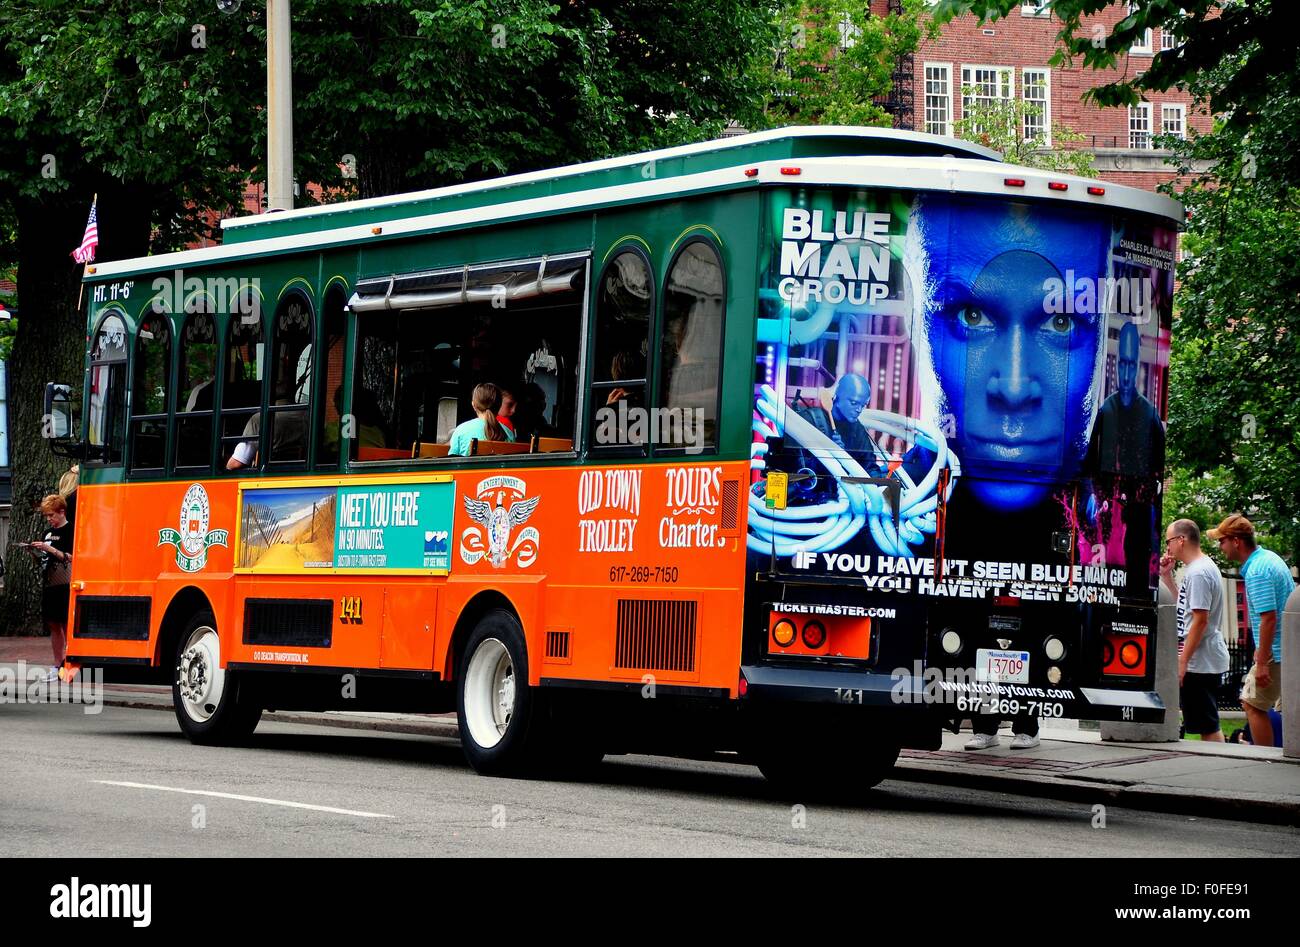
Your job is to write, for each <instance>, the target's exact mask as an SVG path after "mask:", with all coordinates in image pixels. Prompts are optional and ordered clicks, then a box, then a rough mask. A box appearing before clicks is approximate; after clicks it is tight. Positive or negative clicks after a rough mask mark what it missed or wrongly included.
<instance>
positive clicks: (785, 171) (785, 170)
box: [781, 168, 803, 174]
mask: <svg viewBox="0 0 1300 947" xmlns="http://www.w3.org/2000/svg"><path fill="white" fill-rule="evenodd" d="M781 173H782V174H802V173H803V169H802V168H782V169H781Z"/></svg>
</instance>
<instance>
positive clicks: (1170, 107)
mask: <svg viewBox="0 0 1300 947" xmlns="http://www.w3.org/2000/svg"><path fill="white" fill-rule="evenodd" d="M1166 112H1172V113H1174V114H1176V115H1177V116H1178V128H1177V130H1176V131H1171V130H1170V128H1169V121H1168V119H1166V118H1165V113H1166ZM1160 133H1161V134H1162V135H1177V136H1178V137H1179V138H1186V137H1187V106H1186V105H1184V104H1183V103H1181V102H1164V103H1161V105H1160Z"/></svg>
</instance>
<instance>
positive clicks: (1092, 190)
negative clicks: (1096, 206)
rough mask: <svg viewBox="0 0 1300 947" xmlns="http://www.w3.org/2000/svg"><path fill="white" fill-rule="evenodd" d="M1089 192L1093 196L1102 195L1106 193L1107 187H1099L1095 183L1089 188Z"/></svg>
mask: <svg viewBox="0 0 1300 947" xmlns="http://www.w3.org/2000/svg"><path fill="white" fill-rule="evenodd" d="M1088 193H1089V194H1091V195H1092V196H1093V197H1101V196H1102V195H1103V194H1105V193H1106V189H1105V188H1104V187H1097V186H1096V185H1093V186H1092V187H1090V188H1088Z"/></svg>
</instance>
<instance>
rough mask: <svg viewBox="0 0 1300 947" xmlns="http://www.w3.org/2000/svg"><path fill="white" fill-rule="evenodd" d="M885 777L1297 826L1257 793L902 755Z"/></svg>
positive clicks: (1298, 809)
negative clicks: (996, 768)
mask: <svg viewBox="0 0 1300 947" xmlns="http://www.w3.org/2000/svg"><path fill="white" fill-rule="evenodd" d="M889 778H890V779H898V780H905V781H910V782H919V783H936V784H938V785H942V786H955V787H959V788H963V789H984V790H989V791H992V792H1005V793H1010V794H1012V795H1020V796H1039V797H1045V798H1049V799H1058V800H1060V801H1062V802H1078V803H1084V804H1094V803H1102V804H1104V805H1110V806H1119V807H1123V808H1126V809H1140V810H1143V811H1146V812H1163V813H1166V814H1172V815H1187V816H1195V817H1197V818H1203V819H1229V820H1232V821H1237V822H1253V823H1256V824H1265V825H1286V826H1300V803H1296V802H1292V801H1290V800H1288V799H1285V798H1281V797H1277V796H1269V795H1262V794H1259V793H1250V794H1240V795H1237V796H1214V795H1209V794H1208V793H1202V792H1196V791H1195V790H1190V789H1179V788H1177V787H1174V786H1151V785H1148V784H1144V783H1130V784H1124V783H1117V782H1110V781H1108V782H1100V781H1097V780H1090V779H1086V778H1078V777H1070V776H1035V775H1033V774H1017V775H1015V776H1011V775H1008V774H1006V773H983V772H971V771H969V770H960V769H956V768H954V767H951V766H944V765H943V764H936V763H928V762H926V761H924V760H914V759H907V758H906V757H904V758H901V759H900V760H899V761H898V765H897V766H895V767H894V771H893V773H892V774H891V775H890V777H889Z"/></svg>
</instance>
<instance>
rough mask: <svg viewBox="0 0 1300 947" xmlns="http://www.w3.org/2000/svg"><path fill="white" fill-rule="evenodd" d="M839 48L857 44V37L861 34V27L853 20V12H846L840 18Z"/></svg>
mask: <svg viewBox="0 0 1300 947" xmlns="http://www.w3.org/2000/svg"><path fill="white" fill-rule="evenodd" d="M839 29H840V49H848V48H849V47H851V46H855V45H857V42H858V37H859V36H861V35H862V27H860V26H858V25H857V24H855V23H854V22H853V14H851V13H846V14H844V16H843V17H841V18H840V23H839Z"/></svg>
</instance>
